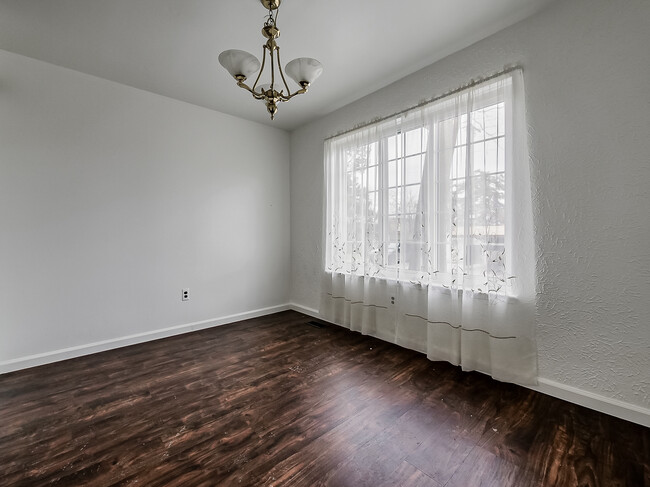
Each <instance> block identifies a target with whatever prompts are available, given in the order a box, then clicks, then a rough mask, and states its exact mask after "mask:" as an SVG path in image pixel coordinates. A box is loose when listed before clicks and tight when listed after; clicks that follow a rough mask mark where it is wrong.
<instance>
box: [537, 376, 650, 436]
mask: <svg viewBox="0 0 650 487" xmlns="http://www.w3.org/2000/svg"><path fill="white" fill-rule="evenodd" d="M538 382H539V385H538V386H525V387H528V388H529V389H532V390H534V391H537V392H541V393H543V394H547V395H549V396H553V397H557V398H559V399H563V400H565V401H568V402H572V403H574V404H578V405H579V406H584V407H586V408H589V409H594V410H596V411H599V412H601V413H605V414H609V415H611V416H616V417H617V418H621V419H625V420H627V421H631V422H633V423H637V424H640V425H643V426H648V427H650V409H648V408H644V407H642V406H637V405H635V404H630V403H628V402H624V401H619V400H618V399H612V398H609V397H606V396H601V395H600V394H594V393H593V392H589V391H585V390H583V389H578V388H577V387H573V386H568V385H566V384H562V383H560V382H555V381H554V380H550V379H545V378H544V377H540V378H539V379H538Z"/></svg>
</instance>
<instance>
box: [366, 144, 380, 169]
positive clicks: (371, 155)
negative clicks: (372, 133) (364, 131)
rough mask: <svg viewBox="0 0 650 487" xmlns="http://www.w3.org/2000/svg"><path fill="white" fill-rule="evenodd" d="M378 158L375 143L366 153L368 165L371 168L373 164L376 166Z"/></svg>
mask: <svg viewBox="0 0 650 487" xmlns="http://www.w3.org/2000/svg"><path fill="white" fill-rule="evenodd" d="M378 157H379V156H378V151H377V142H375V143H374V144H370V148H369V151H368V165H369V166H371V165H374V164H378V163H379V160H378Z"/></svg>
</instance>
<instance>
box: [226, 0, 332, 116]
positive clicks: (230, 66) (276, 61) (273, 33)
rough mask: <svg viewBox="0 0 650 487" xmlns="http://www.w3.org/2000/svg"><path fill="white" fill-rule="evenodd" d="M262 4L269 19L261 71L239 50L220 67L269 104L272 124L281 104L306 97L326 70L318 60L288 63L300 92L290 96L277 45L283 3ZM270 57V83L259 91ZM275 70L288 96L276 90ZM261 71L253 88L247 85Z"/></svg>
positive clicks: (229, 54)
mask: <svg viewBox="0 0 650 487" xmlns="http://www.w3.org/2000/svg"><path fill="white" fill-rule="evenodd" d="M260 2H261V3H262V5H264V8H266V9H267V10H268V11H269V14H268V17H267V19H266V21H265V22H264V27H262V34H263V35H264V37H265V38H266V39H267V40H266V43H265V44H264V45H263V46H262V63H261V68H260V62H259V60H258V59H257V58H256V57H255V56H253V55H252V54H250V53H248V52H246V51H240V50H237V49H230V50H228V51H223V52H222V53H221V54H219V63H220V64H221V65H222V66H223V67H224V68H226V70H228V72H229V73H230V74H231V75H232V76H233V78H235V80H236V81H237V86H239V87H240V88H244V89H245V90H247V91H249V92H250V93H251V94H252V95H253V98H255V99H256V100H264V103H266V109H267V110H268V112H269V113H270V114H271V120H273V118H274V117H275V114H276V113H277V111H278V103H280V102H284V101H289V100H291V99H292V98H293V97H294V96H296V95H302V94H303V93H307V89H308V88H309V85H310V84H311V83H313V82H314V80H316V78H318V77H319V76H320V74H321V73H322V72H323V66H322V65H321V63H319V62H318V61H316V60H315V59H312V58H306V57H301V58H298V59H294V60H293V61H289V62H288V63H287V65H286V67H285V71H286V72H287V74H288V75H289V76H290V77H291V79H293V80H294V81H295V82H296V83H298V85H300V89H299V90H296V91H294V92H293V93H292V92H291V90H290V89H289V85H288V84H287V80H286V79H285V78H284V73H283V72H282V65H281V64H280V46H278V44H277V42H276V39H277V38H278V37H280V30H279V29H278V27H277V25H276V20H277V18H278V9H279V7H280V3H281V2H282V0H260ZM267 54H268V58H269V64H270V71H271V83H270V84H262V85H260V86H259V87H258V84H257V83H258V82H259V81H260V77H261V76H262V73H263V72H264V66H265V64H266V57H267ZM276 67H277V71H278V72H279V73H280V77H281V78H282V83H283V85H284V89H286V90H287V91H286V93H285V92H284V89H280V91H278V90H276V86H277V85H276V82H275V81H276V80H275V78H276V76H275V71H276ZM258 71H259V74H258V75H257V78H256V79H255V83H253V86H252V87H250V86H248V85H247V84H246V83H244V82H245V81H246V79H247V78H248V77H249V76H251V75H253V74H255V73H256V72H258ZM278 85H279V83H278ZM280 88H282V86H280Z"/></svg>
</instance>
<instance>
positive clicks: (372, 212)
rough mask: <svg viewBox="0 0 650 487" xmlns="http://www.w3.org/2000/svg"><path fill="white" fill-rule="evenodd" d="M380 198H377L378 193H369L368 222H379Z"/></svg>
mask: <svg viewBox="0 0 650 487" xmlns="http://www.w3.org/2000/svg"><path fill="white" fill-rule="evenodd" d="M378 209H379V207H378V198H377V193H376V192H371V193H368V206H367V211H368V221H371V222H373V223H377V222H378V221H379V219H378V213H377V211H378Z"/></svg>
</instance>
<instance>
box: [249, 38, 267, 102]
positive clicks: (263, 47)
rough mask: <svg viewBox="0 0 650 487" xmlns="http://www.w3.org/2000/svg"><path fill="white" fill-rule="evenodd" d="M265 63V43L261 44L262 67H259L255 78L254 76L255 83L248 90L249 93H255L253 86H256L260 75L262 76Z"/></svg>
mask: <svg viewBox="0 0 650 487" xmlns="http://www.w3.org/2000/svg"><path fill="white" fill-rule="evenodd" d="M265 63H266V44H265V45H263V46H262V67H261V68H260V72H259V73H257V78H255V83H253V89H252V90H250V91H251V93H255V87H256V86H257V82H258V81H259V80H260V76H262V73H263V72H264V64H265Z"/></svg>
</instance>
